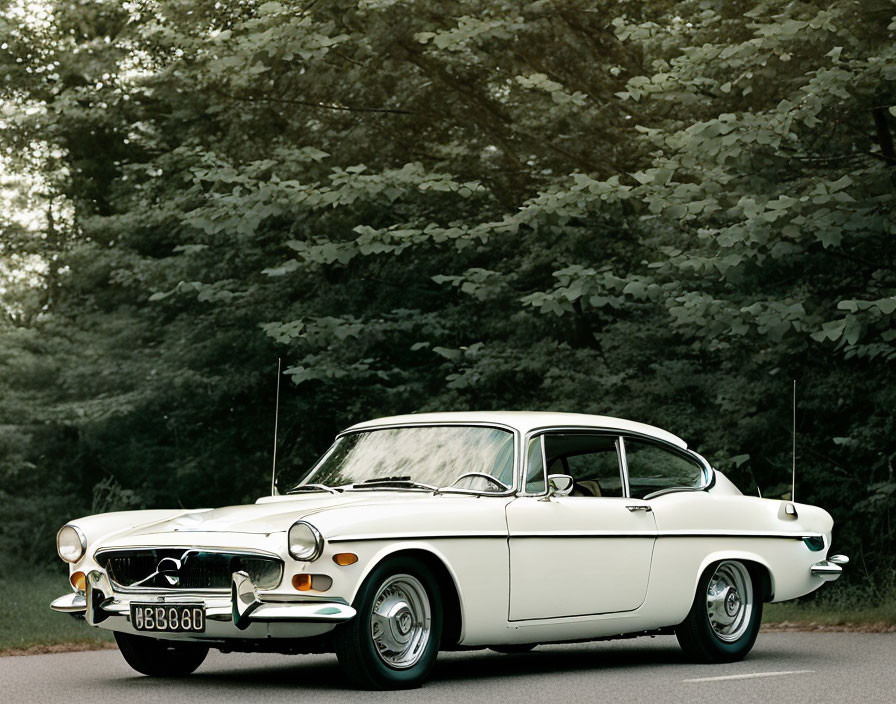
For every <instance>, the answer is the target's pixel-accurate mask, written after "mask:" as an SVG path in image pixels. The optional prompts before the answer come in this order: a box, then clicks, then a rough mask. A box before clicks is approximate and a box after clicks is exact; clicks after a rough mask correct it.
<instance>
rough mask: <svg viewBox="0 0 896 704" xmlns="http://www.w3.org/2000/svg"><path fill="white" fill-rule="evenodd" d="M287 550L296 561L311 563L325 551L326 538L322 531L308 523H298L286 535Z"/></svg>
mask: <svg viewBox="0 0 896 704" xmlns="http://www.w3.org/2000/svg"><path fill="white" fill-rule="evenodd" d="M286 540H287V549H288V550H289V554H290V555H291V556H292V557H293V558H294V559H296V560H301V561H302V562H311V561H313V560H316V559H317V558H319V557H320V554H321V553H322V552H323V550H324V538H323V536H322V535H321V534H320V531H319V530H318V529H317V528H315V527H314V526H313V525H311V524H310V523H308V522H306V521H296V522H295V523H293V524H292V525H291V526H290V527H289V532H288V533H287V534H286Z"/></svg>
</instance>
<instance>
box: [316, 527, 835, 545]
mask: <svg viewBox="0 0 896 704" xmlns="http://www.w3.org/2000/svg"><path fill="white" fill-rule="evenodd" d="M820 535H821V534H815V533H784V532H769V531H766V532H762V531H737V530H723V531H718V530H716V531H713V530H692V531H686V530H680V531H675V530H673V531H655V530H644V531H627V532H617V531H601V530H591V531H588V530H579V531H522V532H519V533H510V534H508V533H504V532H502V531H491V532H482V533H465V534H458V533H448V532H441V533H386V534H382V535H339V536H335V537H333V538H328V539H327V542H329V543H348V542H368V541H372V540H382V541H389V540H482V539H507V538H510V539H513V538H771V539H778V540H803V538H810V537H819V536H820Z"/></svg>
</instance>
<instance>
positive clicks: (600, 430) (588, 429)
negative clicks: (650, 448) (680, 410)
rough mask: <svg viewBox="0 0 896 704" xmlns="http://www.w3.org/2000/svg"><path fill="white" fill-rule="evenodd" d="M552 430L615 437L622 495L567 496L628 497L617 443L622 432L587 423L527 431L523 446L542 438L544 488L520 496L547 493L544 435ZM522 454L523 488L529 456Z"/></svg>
mask: <svg viewBox="0 0 896 704" xmlns="http://www.w3.org/2000/svg"><path fill="white" fill-rule="evenodd" d="M554 432H557V433H568V432H574V433H593V434H595V435H605V436H614V438H615V439H614V443H613V445H614V447H615V448H616V460H617V462H618V463H619V478H620V481H622V496H621V497H620V496H590V497H589V496H573V497H569V498H574V499H576V498H581V499H588V498H601V499H619V498H628V476H627V475H626V474H624V470H623V462H624V461H625V460H624V446H623V454H622V455H620V449H619V445H620V443H621V442H622V437H623V436H622V434H621V433H620V431H619V430H613V429H612V428H604V427H594V426H587V425H568V426H566V425H565V426H542V427H539V428H533V429H532V430H530V431H529V432H528V433H526V436H525V441H524V443H523V445H524V446H525V447H528V446H529V443H530V442H531V441H532V440H534V439H535V438H536V437H541V438H542V440H541V464H542V472H543V473H544V486H545V489H544V491H541V492H538V493H528V492H526V491H521V492H520V493H519V495H520V496H536V497H543V496H547V493H548V491H547V489H548V480H547V477H548V474H547V472H548V459H547V452H546V450H545V447H544V436H545V435H547V434H548V433H554ZM645 437H647V436H645ZM523 454H524V455H525V458H524V461H525V464H526V466H525V467H524V468H523V472H522V479H521V481H522V482H523V484H522V486H523V487H524V488H525V486H526V485H525V479H526V477H527V476H528V471H529V467H528V464H529V457H528V452H526V453H523Z"/></svg>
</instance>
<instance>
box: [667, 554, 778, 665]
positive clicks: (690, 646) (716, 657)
mask: <svg viewBox="0 0 896 704" xmlns="http://www.w3.org/2000/svg"><path fill="white" fill-rule="evenodd" d="M759 586H760V584H759V581H758V580H756V579H754V576H753V574H752V573H751V572H750V570H749V568H748V567H747V566H746V565H745V564H744V563H742V562H738V561H736V560H723V561H722V562H717V563H715V564H714V565H710V567H709V568H708V569H707V570H706V571H705V572H704V573H703V575H702V576H701V577H700V580H699V582H698V583H697V595H696V597H695V598H694V603H693V605H692V606H691V611H690V613H688V616H687V618H686V619H685V620H684V621H683V622H682V623H681V624H680V625H679V626H678V627H677V628H676V629H675V635H676V636H677V637H678V643H679V644H680V645H681V648H682V650H684V652H685V654H686V655H687V656H688V657H689V658H691V659H693V660H695V661H697V662H733V661H735V660H742V659H743V658H744V657H745V656H746V655H747V653H749V652H750V649H751V648H752V647H753V644H754V643H755V642H756V636H757V635H758V634H759V624H760V622H761V621H762V598H761V595H760V588H759Z"/></svg>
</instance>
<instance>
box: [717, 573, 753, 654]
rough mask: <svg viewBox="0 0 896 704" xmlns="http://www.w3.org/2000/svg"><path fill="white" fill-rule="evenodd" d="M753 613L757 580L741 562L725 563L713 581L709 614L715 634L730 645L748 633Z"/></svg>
mask: <svg viewBox="0 0 896 704" xmlns="http://www.w3.org/2000/svg"><path fill="white" fill-rule="evenodd" d="M752 613H753V581H752V580H751V579H750V573H749V572H748V571H747V568H746V567H744V566H743V565H742V564H741V563H739V562H730V561H726V562H722V563H721V564H720V565H719V566H718V567H717V568H716V571H715V572H714V573H713V575H712V577H711V578H710V580H709V586H708V587H707V590H706V615H707V617H708V618H709V625H710V626H711V627H712V630H713V632H714V633H715V634H716V635H717V636H718V637H719V638H720V639H721V640H723V641H725V642H726V643H732V642H734V641H736V640H737V639H738V638H740V637H741V636H743V634H744V633H746V631H747V628H749V625H750V616H751V615H752Z"/></svg>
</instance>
